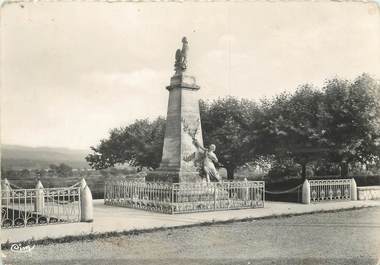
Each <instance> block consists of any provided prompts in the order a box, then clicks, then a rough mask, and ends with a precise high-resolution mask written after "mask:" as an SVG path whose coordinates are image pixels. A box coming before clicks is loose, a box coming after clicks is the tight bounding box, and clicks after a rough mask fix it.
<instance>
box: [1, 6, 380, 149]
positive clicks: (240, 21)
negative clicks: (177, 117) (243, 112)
mask: <svg viewBox="0 0 380 265" xmlns="http://www.w3.org/2000/svg"><path fill="white" fill-rule="evenodd" d="M379 14H380V13H379V8H378V7H377V6H376V4H374V3H360V2H335V1H334V2H325V1H317V2H269V1H268V2H235V3H227V2H215V3H194V2H193V3H191V2H185V3H147V2H145V3H105V2H103V3H102V2H92V3H91V2H87V3H85V2H83V3H80V2H51V3H49V2H45V3H38V2H35V3H33V2H31V3H18V4H6V5H5V6H3V8H2V10H1V56H0V63H1V141H2V143H3V144H16V145H27V146H51V147H67V148H80V149H87V148H89V146H92V145H96V144H97V143H98V142H99V140H100V139H103V138H106V137H107V135H108V133H109V130H110V129H112V128H115V127H120V126H125V125H128V124H129V123H131V122H133V121H134V120H135V119H141V118H150V119H154V118H156V117H157V116H158V115H162V116H165V115H166V108H167V101H168V91H167V90H166V89H165V87H166V86H167V85H168V84H169V81H170V77H171V76H172V75H173V74H174V67H173V64H174V54H175V51H176V49H177V48H180V47H181V38H182V37H183V36H187V38H188V41H189V47H190V51H189V59H188V60H189V72H190V73H191V74H192V75H194V76H195V77H196V79H197V83H198V85H200V87H201V89H200V91H199V96H200V98H202V99H211V100H212V99H215V98H217V97H224V96H227V95H232V96H236V97H241V98H250V99H255V100H258V99H260V98H263V97H271V96H273V95H276V94H278V93H280V92H282V91H294V90H295V89H296V87H297V86H299V85H301V84H304V83H312V84H315V85H317V86H322V85H323V82H324V81H325V80H326V79H328V78H332V77H335V76H339V77H341V78H348V79H352V78H355V77H356V76H358V75H359V74H361V73H363V72H366V73H369V74H370V75H372V76H373V77H375V78H380V51H379V47H380V15H379Z"/></svg>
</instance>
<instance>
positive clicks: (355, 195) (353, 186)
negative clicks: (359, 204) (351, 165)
mask: <svg viewBox="0 0 380 265" xmlns="http://www.w3.org/2000/svg"><path fill="white" fill-rule="evenodd" d="M357 200H358V190H357V186H356V181H355V179H354V178H352V179H351V201H357Z"/></svg>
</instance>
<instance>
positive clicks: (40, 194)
mask: <svg viewBox="0 0 380 265" xmlns="http://www.w3.org/2000/svg"><path fill="white" fill-rule="evenodd" d="M35 189H36V198H35V200H34V211H35V212H43V210H44V207H45V196H44V186H42V183H41V181H40V180H38V182H37V184H36V187H35Z"/></svg>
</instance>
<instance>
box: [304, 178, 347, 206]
mask: <svg viewBox="0 0 380 265" xmlns="http://www.w3.org/2000/svg"><path fill="white" fill-rule="evenodd" d="M309 183H310V200H311V202H320V201H328V200H351V198H352V194H351V193H352V189H351V185H352V180H351V179H332V180H309Z"/></svg>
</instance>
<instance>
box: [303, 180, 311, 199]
mask: <svg viewBox="0 0 380 265" xmlns="http://www.w3.org/2000/svg"><path fill="white" fill-rule="evenodd" d="M302 203H304V204H310V183H309V181H308V180H307V179H305V182H304V183H303V185H302Z"/></svg>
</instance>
